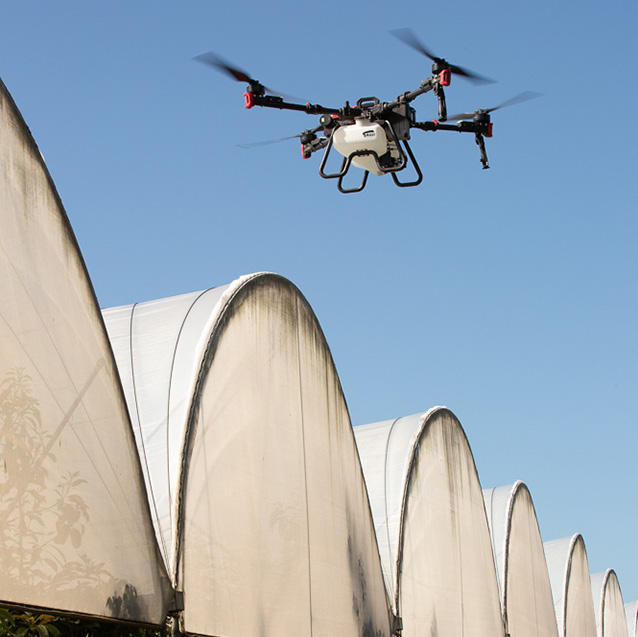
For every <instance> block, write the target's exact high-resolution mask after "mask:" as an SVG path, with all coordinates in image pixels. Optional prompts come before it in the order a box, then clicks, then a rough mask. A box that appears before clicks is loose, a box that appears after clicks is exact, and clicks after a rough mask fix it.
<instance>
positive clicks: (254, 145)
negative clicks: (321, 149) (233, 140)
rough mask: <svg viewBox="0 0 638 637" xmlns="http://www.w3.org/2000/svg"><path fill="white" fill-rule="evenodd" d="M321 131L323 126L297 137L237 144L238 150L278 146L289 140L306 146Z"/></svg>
mask: <svg viewBox="0 0 638 637" xmlns="http://www.w3.org/2000/svg"><path fill="white" fill-rule="evenodd" d="M322 129H323V126H317V128H312V129H310V130H305V131H304V132H303V133H299V134H298V135H290V136H289V137H280V138H279V139H267V140H266V141H262V142H250V143H248V144H237V145H238V146H239V147H240V148H257V147H258V146H269V145H270V144H278V143H279V142H287V141H288V140H290V139H301V143H302V144H307V143H309V142H311V141H313V140H314V139H316V137H317V136H316V133H318V132H319V131H320V130H322Z"/></svg>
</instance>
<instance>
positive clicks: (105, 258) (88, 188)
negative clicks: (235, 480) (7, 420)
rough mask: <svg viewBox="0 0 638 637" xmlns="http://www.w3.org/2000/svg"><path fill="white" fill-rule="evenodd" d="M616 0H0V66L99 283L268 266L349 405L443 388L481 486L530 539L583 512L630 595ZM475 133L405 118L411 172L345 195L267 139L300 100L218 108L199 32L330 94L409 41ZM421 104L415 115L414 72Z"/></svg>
mask: <svg viewBox="0 0 638 637" xmlns="http://www.w3.org/2000/svg"><path fill="white" fill-rule="evenodd" d="M637 23H638V5H636V3H635V2H631V1H629V0H626V1H625V0H623V1H618V0H611V1H610V2H607V3H599V2H596V3H594V2H588V1H586V2H582V3H580V4H579V5H577V8H576V5H574V4H573V3H566V2H555V1H552V2H550V1H549V0H540V1H539V2H536V3H513V2H505V1H497V0H486V1H485V2H481V3H476V2H468V1H466V0H461V1H460V2H455V3H453V5H452V6H450V8H449V9H447V8H446V7H445V6H444V5H440V4H438V5H437V4H432V3H424V2H416V1H413V0H407V1H403V0H397V2H394V3H392V5H389V4H388V3H387V2H380V1H379V0H370V1H368V2H365V3H342V2H334V1H333V0H326V1H324V2H322V3H319V4H316V3H313V4H310V3H299V2H291V1H285V2H277V3H269V4H265V3H257V2H254V1H253V2H249V1H248V0H236V1H235V2H233V3H224V5H222V3H220V2H213V1H210V0H183V1H182V2H177V1H175V0H174V1H172V2H169V1H168V0H154V1H153V2H150V1H149V0H136V1H134V2H131V1H130V0H127V1H124V0H110V1H109V2H101V1H95V2H81V1H80V0H76V1H68V0H56V2H50V1H44V0H37V1H36V0H5V1H4V2H3V6H2V20H1V21H0V60H1V66H0V77H2V79H3V81H4V82H5V84H6V85H7V87H8V89H9V91H10V92H11V93H12V95H13V97H14V99H15V101H16V102H17V104H18V107H19V108H20V110H21V111H22V114H23V115H24V117H25V119H26V121H27V123H28V125H29V126H30V128H31V130H32V132H33V134H34V136H35V138H36V141H37V142H38V144H39V146H40V148H41V150H42V152H43V154H44V157H45V159H46V161H47V165H48V167H49V170H50V171H51V173H52V175H53V178H54V180H55V182H56V185H57V188H58V190H59V192H60V195H61V197H62V201H63V202H64V204H65V207H66V210H67V213H68V215H69V218H70V220H71V224H72V225H73V228H74V230H75V232H76V235H77V237H78V241H79V244H80V247H81V249H82V252H83V255H84V258H85V260H86V263H87V267H88V269H89V272H90V274H91V277H92V281H93V284H94V287H95V290H96V293H97V296H98V298H99V300H100V303H101V305H102V306H103V307H110V306H114V305H122V304H127V303H132V302H135V301H145V300H150V299H154V298H160V297H164V296H171V295H173V294H180V293H183V292H190V291H194V290H198V289H203V288H207V287H212V286H216V285H221V284H225V283H228V282H230V281H231V280H233V279H235V278H236V277H238V276H239V275H241V274H246V273H250V272H255V271H261V270H269V271H274V272H277V273H279V274H281V275H283V276H285V277H287V278H288V279H290V280H291V281H293V282H294V283H295V284H296V285H297V286H298V287H299V288H300V290H301V291H302V293H303V294H304V295H305V296H306V297H307V298H308V300H309V302H310V304H311V305H312V307H313V308H314V310H315V312H316V314H317V316H318V318H319V321H320V322H321V324H322V327H323V329H324V331H325V333H326V337H327V339H328V343H329V345H330V347H331V350H332V353H333V356H334V359H335V363H336V365H337V370H338V371H339V374H340V377H341V380H342V383H343V387H344V392H345V395H346V399H347V401H348V404H349V408H350V412H351V416H352V420H353V422H354V424H363V423H368V422H375V421H379V420H386V419H390V418H394V417H398V416H404V415H408V414H412V413H416V412H419V411H424V410H426V409H428V408H429V407H431V406H433V405H439V404H444V405H447V406H448V407H449V408H450V409H452V411H454V413H455V414H456V415H457V416H458V417H459V418H460V420H461V422H462V424H463V426H464V428H465V430H466V432H467V435H468V438H469V440H470V444H471V446H472V449H473V452H474V457H475V461H476V464H477V468H478V471H479V475H480V478H481V482H482V484H483V486H484V488H488V487H495V486H501V485H504V484H510V483H512V482H514V481H515V480H517V479H521V480H523V481H524V482H525V483H526V484H527V485H528V486H529V488H530V490H531V493H532V496H533V498H534V502H535V505H536V510H537V515H538V518H539V523H540V527H541V533H542V535H543V539H544V540H551V539H555V538H558V537H563V536H567V535H571V534H573V533H576V532H580V533H582V534H583V536H584V539H585V543H586V546H587V550H588V557H589V563H590V568H591V570H592V572H595V571H601V570H604V569H606V568H614V569H615V570H616V572H617V574H618V576H619V580H620V584H621V587H622V590H623V595H624V598H625V601H626V602H628V601H632V600H635V599H636V598H638V556H637V553H636V548H635V536H636V520H637V513H636V499H635V490H636V478H637V477H638V470H637V468H636V462H635V455H636V443H637V440H638V435H637V433H636V424H637V419H638V392H637V391H636V389H637V380H638V365H637V363H636V360H637V354H638V339H637V338H636V325H637V319H638V316H637V315H638V301H637V297H636V278H637V275H638V257H637V251H636V247H635V246H636V234H637V230H638V222H637V221H636V211H637V208H638V206H637V203H638V197H637V189H636V181H637V176H636V175H637V173H636V165H637V162H636V152H637V149H638V144H637V142H638V134H637V132H636V127H635V125H634V123H633V121H632V119H631V118H632V116H633V114H634V113H633V111H634V110H635V108H636V102H637V101H638V81H637V79H636V77H637V76H636V67H637V66H638V44H637V41H636V38H635V25H636V24H637ZM402 27H411V28H412V29H413V30H414V31H415V33H416V34H417V35H418V36H419V37H420V38H421V39H422V40H423V41H424V42H425V43H426V44H427V45H428V46H429V47H430V48H431V49H432V50H433V51H434V52H435V53H436V54H438V55H440V56H444V57H446V58H447V59H448V60H449V61H451V62H452V63H455V64H458V65H461V66H465V67H467V68H469V69H471V70H473V71H476V72H477V73H480V74H483V75H485V76H488V77H491V78H494V79H497V80H498V83H496V84H492V85H488V86H480V87H476V86H474V85H472V84H470V83H467V82H464V81H463V80H462V79H458V78H453V82H452V86H450V87H449V89H447V92H446V94H447V101H448V110H449V111H450V112H463V111H470V110H474V109H475V108H479V107H492V106H495V105H497V104H499V103H501V102H503V101H505V100H506V99H508V98H510V97H512V96H513V95H516V94H518V93H520V92H521V91H525V90H530V91H536V92H539V93H542V94H543V97H542V98H540V99H536V100H533V101H530V102H526V103H524V104H519V105H516V106H512V107H511V108H508V109H503V110H501V111H498V112H497V113H494V115H493V122H494V138H493V139H490V140H487V151H488V155H489V158H490V163H491V166H492V167H491V169H490V170H488V171H483V170H481V167H480V163H479V155H478V149H477V147H476V145H475V144H474V140H473V136H472V135H458V134H453V133H445V132H437V133H421V132H420V131H414V135H413V139H412V148H413V150H414V152H415V154H416V155H417V159H418V161H419V163H420V165H421V168H422V170H423V172H424V183H423V184H422V185H421V186H419V187H418V188H408V189H399V188H396V187H395V186H394V185H393V183H392V181H391V179H390V177H387V176H386V177H382V178H376V177H373V176H371V177H370V179H369V182H368V186H367V188H366V190H365V191H364V192H363V193H360V194H357V195H342V194H340V193H338V192H337V189H336V187H335V183H334V181H327V180H323V179H321V178H320V177H319V175H318V167H319V161H320V156H319V154H317V155H315V156H313V157H312V158H311V159H310V160H302V159H301V156H300V152H299V146H298V143H297V141H296V140H293V141H289V142H285V143H280V144H276V145H272V146H266V147H259V148H253V149H251V150H246V149H244V148H240V147H239V146H238V144H246V143H250V142H254V141H261V140H266V139H273V138H280V137H286V136H288V135H294V134H296V133H299V132H301V131H302V130H304V129H305V128H308V127H311V126H315V125H316V123H317V118H316V117H309V116H307V115H305V114H301V113H283V112H279V111H269V110H266V109H258V108H255V109H253V110H251V111H248V110H245V109H244V108H243V98H242V93H243V90H244V86H243V85H242V84H240V83H234V82H233V81H231V80H230V79H228V78H227V77H225V76H223V75H222V74H220V73H217V72H215V71H214V70H212V69H209V68H207V67H205V66H204V65H201V64H198V63H196V62H194V61H193V60H192V58H193V57H194V56H196V55H198V54H201V53H204V52H206V51H209V50H214V51H216V52H218V53H220V54H222V55H223V56H225V57H226V58H228V59H230V60H232V61H233V62H235V63H236V64H237V65H238V66H240V67H241V68H243V69H245V70H247V71H249V72H250V73H251V74H252V75H253V76H255V77H257V78H258V79H259V80H261V81H262V82H264V83H265V84H266V85H268V86H273V87H275V88H276V89H278V90H281V91H284V92H286V93H289V94H293V95H298V96H300V97H302V98H303V99H304V100H308V101H310V102H314V103H321V104H323V105H326V106H334V107H339V106H341V105H343V102H344V101H345V100H350V101H351V102H352V103H354V102H356V100H357V99H358V98H359V97H366V96H371V95H374V96H376V97H378V98H380V99H381V100H392V99H394V98H395V97H396V96H397V95H399V94H400V93H403V92H405V91H407V90H413V89H415V88H417V87H418V86H419V85H420V82H421V80H422V79H424V78H425V77H428V76H429V75H430V63H428V61H427V60H426V59H425V58H423V57H421V56H419V55H418V54H417V53H415V52H414V51H413V50H412V49H409V48H408V47H406V46H405V45H404V44H402V43H401V42H399V41H398V40H396V39H395V38H393V37H392V36H391V35H389V33H388V32H389V31H390V30H392V29H398V28H402ZM414 105H415V106H416V107H417V115H418V118H419V119H420V120H428V119H434V118H436V102H435V100H434V98H433V96H432V95H431V94H429V95H425V96H423V97H421V98H420V99H419V100H417V101H416V102H415V103H414Z"/></svg>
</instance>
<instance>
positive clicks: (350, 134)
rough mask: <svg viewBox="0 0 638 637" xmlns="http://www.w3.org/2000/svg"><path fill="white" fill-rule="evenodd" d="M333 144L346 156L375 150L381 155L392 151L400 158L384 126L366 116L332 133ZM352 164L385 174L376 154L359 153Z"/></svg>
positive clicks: (377, 173)
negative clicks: (360, 152) (380, 167)
mask: <svg viewBox="0 0 638 637" xmlns="http://www.w3.org/2000/svg"><path fill="white" fill-rule="evenodd" d="M332 144H333V146H334V148H335V149H336V150H337V152H339V153H341V154H342V155H343V156H344V157H348V156H350V155H351V154H352V153H354V152H357V151H374V152H375V153H376V154H377V155H378V156H379V157H381V156H382V155H385V153H387V152H388V150H389V151H390V153H391V155H392V157H394V158H398V157H399V153H398V151H397V149H396V144H395V143H394V141H392V140H390V144H388V137H387V135H386V132H385V129H384V127H383V126H382V125H381V124H379V123H378V122H371V121H370V120H369V119H366V118H365V117H356V118H355V120H354V124H347V125H345V126H339V127H338V128H337V129H336V130H335V131H334V132H333V134H332ZM352 165H353V166H356V167H357V168H362V169H363V170H368V171H370V172H371V173H373V174H375V175H384V174H385V173H384V172H383V171H382V170H380V169H379V166H378V164H377V160H376V159H375V157H374V155H357V156H355V157H353V158H352Z"/></svg>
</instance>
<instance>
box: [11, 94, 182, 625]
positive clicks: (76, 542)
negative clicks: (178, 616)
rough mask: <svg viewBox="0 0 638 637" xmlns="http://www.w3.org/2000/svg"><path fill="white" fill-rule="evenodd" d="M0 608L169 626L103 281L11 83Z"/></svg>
mask: <svg viewBox="0 0 638 637" xmlns="http://www.w3.org/2000/svg"><path fill="white" fill-rule="evenodd" d="M0 289H1V290H2V294H1V295H0V458H2V462H1V463H0V573H2V576H1V577H0V603H2V604H9V605H11V604H18V605H23V606H37V607H42V608H48V609H54V610H61V611H67V612H73V613H84V614H88V615H93V616H100V617H117V618H122V619H128V620H133V621H136V622H142V623H146V624H153V625H160V624H161V623H162V622H163V620H164V616H165V613H166V606H167V603H168V598H169V590H170V588H169V586H168V578H167V576H166V573H165V570H164V568H163V564H162V560H161V556H160V554H159V551H158V548H157V545H156V542H155V537H154V534H153V527H152V524H151V518H150V515H149V509H148V502H147V499H146V493H145V487H144V481H143V476H142V472H141V470H140V465H139V460H138V457H137V453H136V450H135V442H134V438H133V435H132V432H131V428H130V423H129V421H128V416H127V412H126V406H125V403H124V398H123V395H122V390H121V387H120V384H119V380H118V376H117V371H116V368H115V363H114V361H113V357H112V354H111V350H110V346H109V343H108V340H107V337H106V333H105V330H104V326H103V323H102V319H101V316H100V312H99V309H98V307H97V303H96V299H95V296H94V293H93V289H92V287H91V284H90V282H89V279H88V276H87V274H86V271H85V267H84V263H83V261H82V258H81V256H80V253H79V250H78V247H77V245H76V242H75V238H74V236H73V233H72V231H71V228H70V226H69V223H68V220H67V218H66V215H65V213H64V210H63V208H62V204H61V202H60V200H59V197H58V195H57V192H56V191H55V188H54V186H53V183H52V181H51V178H50V176H49V174H48V171H47V169H46V167H45V165H44V161H43V159H42V157H41V155H40V152H39V150H38V148H37V146H36V144H35V142H34V141H33V139H32V137H31V135H30V133H29V131H28V129H27V127H26V125H25V123H24V121H23V120H22V117H21V116H20V114H19V112H18V110H17V108H16V107H15V104H14V103H13V101H12V99H11V97H10V95H9V94H8V92H7V90H6V88H5V87H4V85H3V84H2V82H0Z"/></svg>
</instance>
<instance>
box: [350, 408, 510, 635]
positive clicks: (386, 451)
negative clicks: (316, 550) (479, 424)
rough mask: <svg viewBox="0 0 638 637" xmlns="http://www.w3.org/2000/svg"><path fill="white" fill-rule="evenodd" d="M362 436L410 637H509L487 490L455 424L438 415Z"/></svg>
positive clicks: (382, 545) (446, 414)
mask: <svg viewBox="0 0 638 637" xmlns="http://www.w3.org/2000/svg"><path fill="white" fill-rule="evenodd" d="M354 431H355V436H356V440H357V446H358V448H359V454H360V457H361V463H362V466H363V470H364V475H365V479H366V484H367V486H368V492H369V496H370V503H371V506H372V511H373V517H374V521H375V528H376V532H377V539H378V542H379V549H380V552H381V558H382V562H383V567H384V575H385V581H386V585H387V587H388V591H389V593H390V595H391V598H392V600H393V604H394V611H395V613H396V614H398V615H399V616H400V617H401V618H402V622H403V633H402V634H403V635H404V637H412V636H413V635H421V634H432V635H448V636H454V635H459V636H461V635H468V634H474V635H502V634H503V621H502V618H501V612H500V604H499V597H498V587H497V583H496V572H495V568H494V561H493V557H492V549H491V545H490V535H489V530H488V526H487V520H486V516H485V508H484V504H483V496H482V492H481V486H480V483H479V479H478V474H477V472H476V467H475V465H474V459H473V457H472V452H471V450H470V447H469V444H468V441H467V438H466V436H465V433H464V431H463V429H462V427H461V424H460V423H459V421H458V420H457V419H456V417H455V416H454V414H452V412H451V411H449V410H448V409H446V408H444V407H437V408H434V409H431V410H430V411H428V412H426V413H422V414H415V415H413V416H407V417H404V418H398V419H396V420H388V421H385V422H380V423H374V424H370V425H362V426H358V427H355V429H354Z"/></svg>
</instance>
